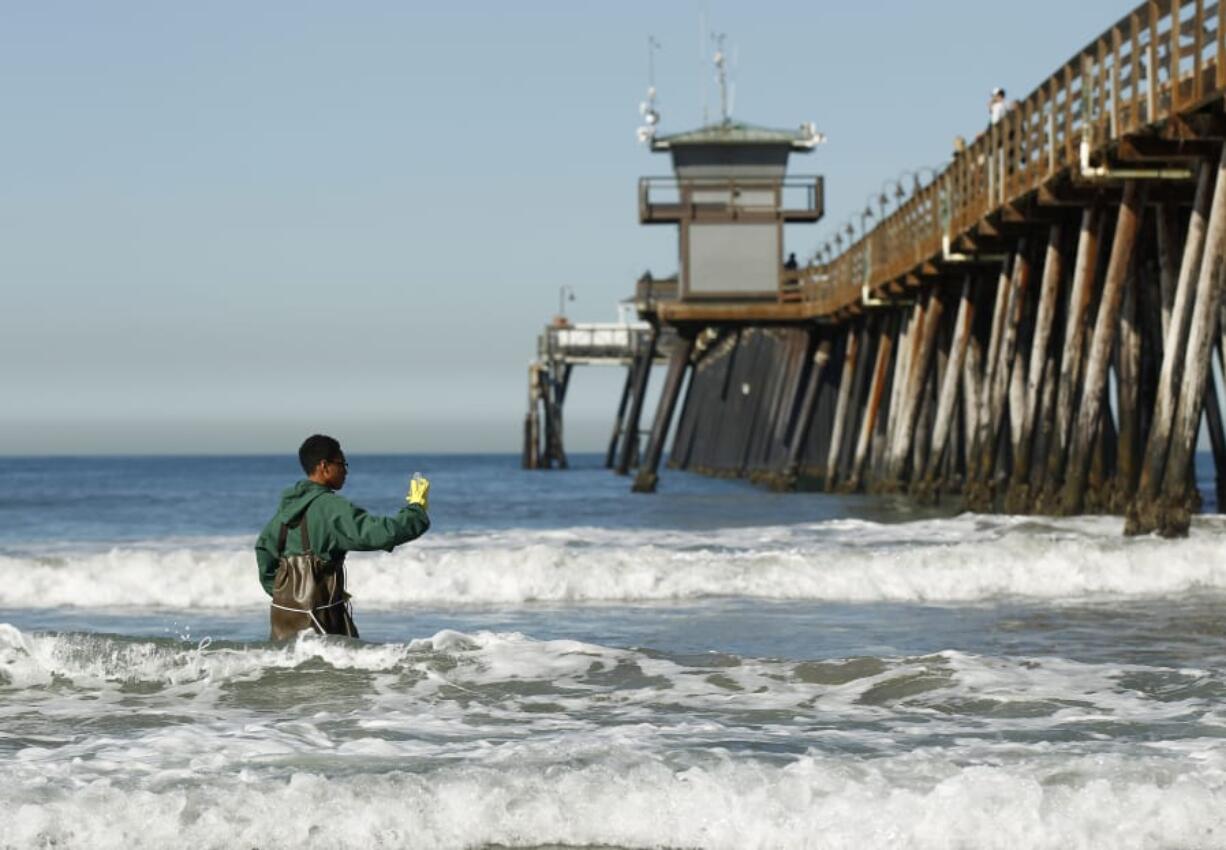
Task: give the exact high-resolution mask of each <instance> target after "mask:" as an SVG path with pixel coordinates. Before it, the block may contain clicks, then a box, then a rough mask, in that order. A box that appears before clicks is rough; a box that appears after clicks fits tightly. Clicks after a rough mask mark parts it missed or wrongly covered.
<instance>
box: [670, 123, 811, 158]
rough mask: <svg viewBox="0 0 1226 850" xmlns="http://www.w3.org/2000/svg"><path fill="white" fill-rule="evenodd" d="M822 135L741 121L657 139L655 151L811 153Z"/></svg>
mask: <svg viewBox="0 0 1226 850" xmlns="http://www.w3.org/2000/svg"><path fill="white" fill-rule="evenodd" d="M818 139H819V136H818V134H816V133H814V132H813V130H812V125H809V126H808V127H798V128H796V129H795V130H777V129H774V128H772V127H758V126H756V125H753V124H745V123H743V122H739V121H724V122H722V123H719V124H708V125H707V126H705V127H699V128H698V129H697V130H687V131H685V132H683V133H673V134H672V135H669V136H656V137H655V138H654V139H652V140H651V149H652V150H653V151H666V150H669V149H670V148H673V147H677V146H679V145H711V144H715V145H789V146H790V147H791V148H792V149H793V150H810V149H811V148H812V147H813V146H814V145H815V144H816V143H817V141H818Z"/></svg>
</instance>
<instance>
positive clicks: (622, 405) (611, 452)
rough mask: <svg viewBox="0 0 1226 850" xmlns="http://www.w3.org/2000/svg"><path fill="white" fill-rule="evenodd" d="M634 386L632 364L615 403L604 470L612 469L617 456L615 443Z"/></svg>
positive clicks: (627, 369)
mask: <svg viewBox="0 0 1226 850" xmlns="http://www.w3.org/2000/svg"><path fill="white" fill-rule="evenodd" d="M633 386H634V364H633V363H631V364H630V365H629V366H627V367H626V380H625V381H624V382H623V383H622V394H621V400H620V401H618V402H617V416H615V417H614V419H613V436H611V437H610V438H609V448H608V450H607V451H605V455H604V468H605V469H612V468H613V461H614V458H616V456H617V442H618V439H619V438H620V437H621V433H622V421H623V420H624V419H625V418H626V402H627V401H629V399H630V389H631V387H633Z"/></svg>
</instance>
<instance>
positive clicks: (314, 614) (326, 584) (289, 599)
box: [268, 511, 358, 640]
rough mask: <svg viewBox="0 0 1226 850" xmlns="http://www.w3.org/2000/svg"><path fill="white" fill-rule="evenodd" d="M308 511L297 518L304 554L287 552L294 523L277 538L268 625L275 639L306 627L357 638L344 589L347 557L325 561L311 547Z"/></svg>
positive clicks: (286, 636)
mask: <svg viewBox="0 0 1226 850" xmlns="http://www.w3.org/2000/svg"><path fill="white" fill-rule="evenodd" d="M306 515H307V512H306V511H303V512H302V516H301V517H300V518H299V519H298V524H297V527H298V530H299V534H300V535H301V538H302V553H301V554H298V555H286V554H284V553H285V539H286V537H287V536H288V535H289V530H290V528H292V527H293V526H290V525H288V524H283V525H282V526H281V535H280V537H279V538H278V540H277V551H278V552H279V553H281V555H280V557H278V559H277V575H276V578H274V579H273V588H272V608H271V609H269V616H268V619H269V624H270V626H271V630H272V634H271V639H272V640H286V639H288V638H292V637H293V636H294V635H296V634H298V632H300V631H302V630H304V629H312V630H314V631H315V633H316V634H321V635H324V634H327V635H347V636H348V637H353V638H355V637H357V636H358V629H357V626H355V625H354V624H353V616H352V611H351V606H350V604H349V594H348V593H346V592H345V558H344V555H342V556H341V557H340V558H338V559H337V560H336V562H334V563H333V562H329V561H325V560H324V559H323V558H320V557H319V556H318V555H316V554H315V553H314V552H313V551H312V550H311V536H310V534H309V533H308V532H307V517H306Z"/></svg>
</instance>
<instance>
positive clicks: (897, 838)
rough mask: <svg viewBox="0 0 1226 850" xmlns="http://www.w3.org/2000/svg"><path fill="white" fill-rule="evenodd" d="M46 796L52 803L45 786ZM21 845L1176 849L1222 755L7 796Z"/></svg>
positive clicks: (1198, 827)
mask: <svg viewBox="0 0 1226 850" xmlns="http://www.w3.org/2000/svg"><path fill="white" fill-rule="evenodd" d="M44 794H45V795H46V796H43V795H44ZM0 796H2V797H3V798H4V799H3V802H4V805H5V810H6V811H7V812H8V813H9V814H8V816H7V817H6V818H4V819H3V821H0V844H2V845H4V846H7V847H32V846H56V847H89V848H112V847H114V848H146V847H150V848H154V847H156V848H161V847H186V848H202V847H216V848H225V847H262V848H280V847H304V846H318V847H346V848H347V847H354V848H369V847H402V846H403V847H421V848H471V847H481V846H485V845H487V844H494V843H496V844H499V845H505V846H512V847H514V846H519V847H523V846H536V845H538V844H545V843H549V844H553V843H558V844H566V845H572V846H589V845H596V844H599V845H619V846H626V847H702V848H729V850H746V848H778V847H795V848H818V847H820V848H855V850H860V848H864V847H892V848H949V847H975V848H984V850H991V849H992V848H1001V850H1014V848H1018V847H1026V848H1053V850H1065V848H1069V847H1079V848H1111V850H1128V848H1163V847H1169V848H1173V847H1212V846H1220V836H1221V835H1222V834H1223V830H1226V787H1224V783H1223V773H1222V765H1221V761H1220V759H1214V760H1213V762H1212V763H1211V764H1204V763H1186V764H1183V765H1176V766H1172V765H1170V764H1167V763H1165V762H1162V761H1160V760H1157V759H1141V760H1139V761H1137V760H1121V759H1093V760H1091V759H1077V758H1072V759H1058V758H1053V759H1048V760H1039V761H1037V762H1036V763H1035V764H1029V765H1026V766H1022V767H995V766H973V767H960V766H958V765H956V764H953V763H950V762H949V761H946V760H944V759H940V758H913V757H906V756H901V757H897V758H893V759H888V760H879V761H876V762H869V763H857V762H855V761H853V760H849V759H831V758H817V757H806V758H802V759H800V760H799V761H797V762H794V763H792V764H789V765H787V766H783V767H779V766H773V765H764V764H750V763H745V762H738V761H735V760H732V759H729V758H727V757H724V758H716V759H712V761H711V763H710V764H709V765H705V766H702V767H694V768H690V769H688V770H682V771H678V770H675V769H673V768H671V767H670V766H668V765H666V764H664V763H662V762H661V761H660V760H658V759H636V758H625V759H610V760H609V761H607V762H605V763H602V764H597V765H590V766H586V767H567V768H561V769H557V770H552V771H547V772H540V771H536V770H525V769H522V768H515V767H513V766H511V767H506V768H484V767H456V768H449V769H443V770H440V771H438V772H434V773H431V774H428V775H415V774H411V773H404V772H396V773H389V774H385V775H378V776H361V777H356V778H355V777H339V778H325V777H324V776H322V775H320V774H318V773H315V772H307V771H303V772H298V773H295V774H293V775H292V776H290V777H288V778H286V779H273V780H268V779H262V778H260V777H257V776H255V775H254V774H246V775H243V774H240V775H238V776H237V777H233V778H230V779H227V780H225V781H210V782H206V783H202V784H194V785H185V784H183V783H181V782H180V783H176V782H173V781H167V782H165V783H149V785H148V786H147V787H142V788H139V789H133V788H128V787H124V785H123V784H121V783H117V782H110V781H97V782H93V783H89V784H87V785H84V786H77V787H66V788H61V789H57V790H55V791H46V790H44V791H42V794H40V795H39V797H38V800H39V801H38V802H33V801H28V800H23V797H25V796H26V795H23V794H21V793H16V794H15V793H13V790H12V789H11V787H10V788H6V789H5V790H3V791H0Z"/></svg>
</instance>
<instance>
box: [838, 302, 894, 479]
mask: <svg viewBox="0 0 1226 850" xmlns="http://www.w3.org/2000/svg"><path fill="white" fill-rule="evenodd" d="M881 324H882V329H881V339H880V340H879V341H878V343H877V365H876V366H875V367H874V368H873V371H872V382H871V384H870V385H869V391H868V398H867V399H866V400H865V406H864V418H863V422H862V423H861V426H860V438H859V440H858V441H857V443H856V454H855V458H854V460H853V461H852V466H851V474H850V475H848V477H847V482H846V483H845V484H844V489H845V490H848V491H850V492H855V491H856V490H859V489H860V483H861V477H862V476H863V474H864V463H865V461H866V460H867V459H868V449H869V443H870V441H871V440H872V436H873V427H874V426H875V425H876V424H877V412H878V410H879V409H880V407H881V396H882V393H884V392H885V376H886V369H887V368H888V367H889V365H890V354H891V351H892V350H893V347H894V337H895V336H896V335H898V334H899V332H900V331H901V328H902V316H901V314H900V315H899V316H898V319H897V321H895V322H893V323H891V322H890V321H889V320H888V319H887V320H886V321H884V322H882V323H881ZM890 324H893V325H894V332H893V333H891V332H890Z"/></svg>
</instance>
